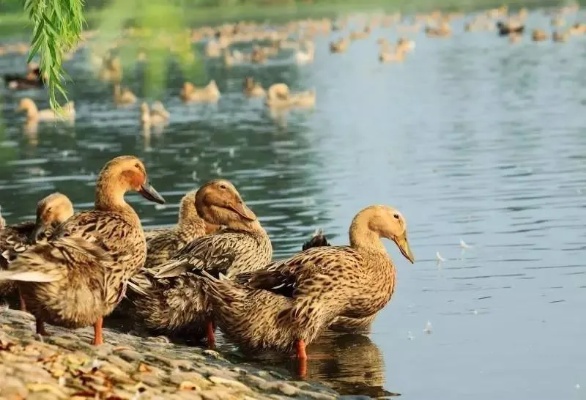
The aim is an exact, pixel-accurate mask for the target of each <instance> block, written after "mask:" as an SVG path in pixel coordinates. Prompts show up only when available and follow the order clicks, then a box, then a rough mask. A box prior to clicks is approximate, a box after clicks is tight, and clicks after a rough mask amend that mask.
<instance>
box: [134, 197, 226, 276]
mask: <svg viewBox="0 0 586 400" xmlns="http://www.w3.org/2000/svg"><path fill="white" fill-rule="evenodd" d="M196 193H197V191H195V190H194V191H191V192H189V193H187V194H186V195H185V196H183V198H182V199H181V203H180V206H179V220H178V221H177V225H176V226H174V227H172V228H169V229H163V230H162V231H161V232H159V233H158V234H156V235H154V236H153V237H151V238H149V239H148V240H147V259H146V262H145V264H144V267H145V268H146V269H149V268H151V267H155V266H158V265H161V264H163V263H164V262H167V261H168V260H169V259H170V258H171V256H172V255H173V254H174V253H175V252H177V251H178V250H180V249H182V248H183V247H184V246H185V245H187V244H188V243H191V242H192V241H193V240H195V239H197V238H200V237H202V236H205V235H206V234H208V233H211V232H214V228H217V226H212V225H210V224H208V223H206V222H205V221H204V220H203V219H202V218H201V217H200V216H199V215H198V213H197V210H196V208H195V195H196Z"/></svg>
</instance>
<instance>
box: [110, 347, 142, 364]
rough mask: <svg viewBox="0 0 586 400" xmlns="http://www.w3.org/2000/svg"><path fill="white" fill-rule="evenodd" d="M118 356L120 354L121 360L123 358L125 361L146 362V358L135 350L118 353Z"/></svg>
mask: <svg viewBox="0 0 586 400" xmlns="http://www.w3.org/2000/svg"><path fill="white" fill-rule="evenodd" d="M116 354H118V356H119V357H120V358H122V359H123V360H126V361H130V362H132V361H142V360H144V356H143V355H142V354H140V353H139V352H138V351H134V350H130V349H124V350H121V351H117V352H116Z"/></svg>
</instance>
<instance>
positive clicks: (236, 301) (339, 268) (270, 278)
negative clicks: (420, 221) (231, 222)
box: [201, 205, 414, 375]
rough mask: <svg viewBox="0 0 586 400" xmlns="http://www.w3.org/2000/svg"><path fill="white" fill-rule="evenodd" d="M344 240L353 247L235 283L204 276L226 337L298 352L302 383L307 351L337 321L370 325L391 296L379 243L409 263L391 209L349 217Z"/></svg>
mask: <svg viewBox="0 0 586 400" xmlns="http://www.w3.org/2000/svg"><path fill="white" fill-rule="evenodd" d="M349 236H350V246H321V247H315V248H311V249H308V250H305V251H303V252H301V253H299V254H297V255H295V256H293V257H291V258H289V259H286V260H283V261H278V262H275V263H273V264H271V265H270V266H268V267H267V268H265V269H263V270H259V271H254V272H250V273H243V274H239V275H237V276H235V277H234V278H233V279H218V278H217V277H214V276H212V275H211V274H209V273H207V271H202V272H201V273H202V275H203V276H204V280H203V282H204V285H203V286H204V291H205V292H206V293H207V296H208V299H209V301H210V303H211V307H212V308H213V310H214V318H215V320H216V322H217V324H218V326H219V327H220V329H221V330H222V332H223V333H224V335H225V336H226V337H227V338H228V339H230V340H232V341H234V342H235V343H237V344H238V345H240V346H241V347H242V348H244V349H245V350H262V349H271V348H272V349H277V350H283V351H287V350H291V349H295V351H296V354H297V357H298V358H299V360H300V362H301V364H300V374H301V375H303V374H304V373H305V370H306V364H305V362H306V360H307V354H306V351H305V346H306V345H307V344H309V343H311V342H312V341H313V340H315V339H316V337H317V336H318V335H319V334H320V333H321V332H322V331H323V330H324V329H326V328H327V327H328V326H329V325H330V324H332V323H334V322H335V320H336V319H337V318H339V317H343V318H351V319H355V320H362V319H368V322H370V321H372V318H373V316H374V315H376V313H378V312H379V311H380V310H381V309H382V308H383V307H384V306H385V305H386V304H387V303H388V302H389V300H390V299H391V296H392V295H393V292H394V289H395V267H394V265H393V263H392V261H391V259H390V258H389V255H388V253H387V251H386V250H385V248H384V246H383V244H382V242H381V240H380V239H381V238H383V237H384V238H388V239H390V240H392V241H394V242H395V243H396V244H397V246H398V247H399V249H400V251H401V253H402V254H403V256H405V258H407V259H408V260H409V261H411V262H413V261H414V257H413V253H412V252H411V249H410V247H409V242H408V241H407V224H406V222H405V219H404V218H403V216H402V215H401V214H400V213H399V211H397V210H395V209H394V208H391V207H388V206H380V205H375V206H370V207H367V208H365V209H363V210H362V211H360V212H359V213H358V214H357V215H356V216H355V217H354V219H353V221H352V224H351V226H350V235H349Z"/></svg>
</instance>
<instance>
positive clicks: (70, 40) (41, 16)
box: [24, 0, 84, 108]
mask: <svg viewBox="0 0 586 400" xmlns="http://www.w3.org/2000/svg"><path fill="white" fill-rule="evenodd" d="M24 9H25V11H26V12H27V14H28V16H29V18H30V21H31V22H32V24H33V39H32V42H31V50H30V54H29V59H28V61H29V62H30V61H31V60H32V59H33V58H34V56H35V55H36V54H37V53H39V54H40V56H41V57H40V63H39V66H40V68H41V71H42V72H43V73H45V74H46V75H47V78H48V85H49V101H50V104H51V107H52V108H56V107H58V101H57V94H58V93H60V94H61V95H63V97H65V98H67V96H66V93H65V90H64V88H63V79H64V76H63V67H62V66H63V56H64V54H65V53H66V52H67V51H69V50H71V49H72V48H73V47H74V46H75V45H76V44H77V43H78V42H79V39H80V37H81V31H82V29H83V28H82V27H83V23H84V19H83V0H25V2H24Z"/></svg>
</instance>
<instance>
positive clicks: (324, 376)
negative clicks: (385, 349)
mask: <svg viewBox="0 0 586 400" xmlns="http://www.w3.org/2000/svg"><path fill="white" fill-rule="evenodd" d="M309 351H310V353H309V354H310V359H309V361H308V379H310V380H316V381H323V382H328V384H330V385H331V386H332V387H333V388H334V389H336V390H337V391H338V392H339V393H341V394H345V395H362V396H370V397H373V398H386V397H391V396H398V395H399V393H393V392H390V391H388V390H387V389H385V387H387V388H388V387H389V386H390V385H389V382H387V377H386V374H385V365H384V359H383V355H382V352H381V350H380V349H379V348H378V346H377V345H376V344H374V343H373V342H372V341H371V340H370V338H368V336H364V335H350V334H335V333H331V332H328V333H326V334H325V335H323V336H322V337H320V338H319V339H318V340H317V341H316V342H315V343H313V344H312V345H311V346H309Z"/></svg>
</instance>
